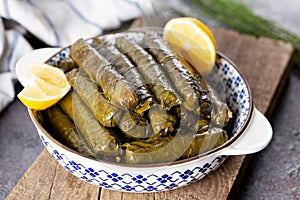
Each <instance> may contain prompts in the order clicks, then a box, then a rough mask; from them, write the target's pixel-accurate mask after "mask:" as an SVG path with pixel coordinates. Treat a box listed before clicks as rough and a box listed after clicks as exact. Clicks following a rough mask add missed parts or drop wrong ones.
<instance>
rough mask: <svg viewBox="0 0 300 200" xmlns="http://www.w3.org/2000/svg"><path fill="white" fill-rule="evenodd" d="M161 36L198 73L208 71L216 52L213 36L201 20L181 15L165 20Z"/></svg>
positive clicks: (213, 61)
mask: <svg viewBox="0 0 300 200" xmlns="http://www.w3.org/2000/svg"><path fill="white" fill-rule="evenodd" d="M163 37H164V39H165V40H167V41H168V42H169V43H170V44H171V45H173V46H174V47H175V49H176V50H177V51H178V52H179V53H180V54H181V55H182V56H183V57H184V58H185V59H186V60H187V61H188V62H190V63H191V64H192V65H193V66H194V67H195V68H196V69H197V70H198V71H199V72H200V73H209V72H210V71H211V70H212V69H213V67H214V65H215V60H216V54H217V47H216V41H215V38H214V36H213V34H212V32H211V31H210V29H209V28H208V27H207V26H206V25H205V24H204V23H202V22H201V21H199V20H197V19H195V18H190V17H181V18H174V19H171V20H170V21H168V22H167V24H166V25H165V27H164V30H163Z"/></svg>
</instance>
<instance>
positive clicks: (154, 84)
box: [116, 37, 180, 110]
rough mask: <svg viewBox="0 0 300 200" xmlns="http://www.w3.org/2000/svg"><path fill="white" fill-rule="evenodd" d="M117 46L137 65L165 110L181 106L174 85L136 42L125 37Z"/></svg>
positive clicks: (117, 42)
mask: <svg viewBox="0 0 300 200" xmlns="http://www.w3.org/2000/svg"><path fill="white" fill-rule="evenodd" d="M116 46H117V48H118V49H119V50H120V51H121V52H122V53H124V54H125V55H127V56H128V57H129V58H130V59H131V60H132V62H133V63H134V64H135V65H136V67H137V68H138V70H139V72H140V73H141V74H142V76H143V77H144V78H145V80H146V81H147V84H149V85H150V89H151V91H152V92H153V94H154V95H155V97H156V99H157V100H158V101H159V103H160V104H161V105H162V106H163V108H164V109H165V110H169V109H171V108H172V107H174V106H178V105H179V104H180V97H179V95H178V94H177V93H176V91H175V89H174V88H173V86H172V83H171V82H170V81H169V79H168V78H167V76H166V74H165V73H164V71H163V70H162V69H161V67H160V66H159V65H158V64H157V63H156V62H155V60H154V59H153V58H152V56H151V55H150V54H149V53H147V52H146V51H145V50H144V49H143V48H142V47H140V46H139V45H138V44H137V43H136V42H135V41H133V40H130V39H127V38H125V37H119V38H117V39H116Z"/></svg>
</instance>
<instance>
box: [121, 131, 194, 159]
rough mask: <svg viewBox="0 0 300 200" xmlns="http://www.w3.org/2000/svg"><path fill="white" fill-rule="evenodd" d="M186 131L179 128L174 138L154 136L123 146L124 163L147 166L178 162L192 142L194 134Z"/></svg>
mask: <svg viewBox="0 0 300 200" xmlns="http://www.w3.org/2000/svg"><path fill="white" fill-rule="evenodd" d="M187 131H189V129H186V128H184V127H181V129H179V130H178V132H177V134H176V135H175V136H168V137H161V136H159V135H154V136H153V137H150V138H148V139H146V140H138V141H134V142H130V143H125V144H123V145H122V147H123V148H124V149H125V150H124V151H125V161H126V163H129V164H149V163H164V162H172V161H175V160H178V159H179V158H180V157H182V155H183V153H184V152H185V151H186V150H187V149H188V148H189V146H190V145H191V143H192V142H193V138H194V134H193V133H186V132H187ZM182 132H184V134H183V133H182Z"/></svg>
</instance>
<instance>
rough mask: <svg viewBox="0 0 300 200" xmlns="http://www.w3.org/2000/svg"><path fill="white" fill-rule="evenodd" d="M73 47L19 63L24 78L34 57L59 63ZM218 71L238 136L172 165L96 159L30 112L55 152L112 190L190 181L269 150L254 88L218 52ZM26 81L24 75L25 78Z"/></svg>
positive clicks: (154, 188)
mask: <svg viewBox="0 0 300 200" xmlns="http://www.w3.org/2000/svg"><path fill="white" fill-rule="evenodd" d="M68 53H69V48H65V49H63V50H61V49H52V48H48V49H39V50H35V51H33V52H31V53H29V54H27V55H25V56H24V57H23V58H22V59H20V60H19V62H18V64H17V69H16V73H17V76H18V77H21V76H19V74H20V73H22V71H23V70H24V68H25V67H26V65H27V64H28V63H30V62H45V61H46V60H47V58H50V57H51V56H52V55H53V54H55V56H52V57H51V59H50V63H51V62H53V63H55V62H57V61H59V60H61V59H62V58H64V57H65V56H68ZM217 60H218V61H217V63H218V65H217V73H218V75H219V76H221V78H222V80H223V82H224V85H225V91H226V96H227V101H228V105H229V107H230V109H231V110H232V111H233V112H234V114H235V115H236V118H235V121H234V126H233V130H232V135H233V136H232V137H231V138H230V139H229V140H228V141H227V142H226V143H224V144H223V145H221V146H219V147H217V148H215V149H213V150H211V151H208V152H206V153H204V154H201V155H199V156H195V157H192V158H189V159H185V160H180V161H175V162H172V163H168V164H152V165H151V164H147V165H141V166H140V165H126V164H117V163H110V162H107V161H101V160H96V159H93V158H89V157H86V156H83V155H81V154H79V153H78V152H75V151H73V150H71V149H70V148H68V147H66V146H64V145H62V144H61V143H59V142H58V141H57V140H55V139H54V138H53V137H52V136H51V135H50V134H49V133H48V132H47V131H46V130H45V129H44V128H43V127H42V125H41V124H40V123H39V121H38V120H37V118H36V117H35V116H34V114H33V111H32V110H30V109H29V110H28V111H29V114H30V117H31V119H32V121H33V123H34V125H35V126H36V128H37V130H38V134H39V135H40V138H41V140H42V142H43V144H44V146H45V147H46V148H47V150H48V151H49V153H50V154H51V155H52V156H53V157H54V158H55V159H56V160H57V162H59V163H60V164H61V165H62V166H63V167H64V168H65V169H66V170H68V171H69V172H70V173H72V174H73V175H75V176H77V177H78V178H80V179H82V180H84V181H86V182H89V183H92V184H95V185H97V186H100V187H104V188H107V189H111V190H117V191H123V192H157V191H165V190H170V189H175V188H178V187H181V186H185V185H188V184H190V183H193V182H195V181H198V180H200V179H201V178H203V177H205V176H206V175H207V174H208V173H209V172H211V171H212V170H215V169H216V168H217V167H219V166H220V165H221V163H222V162H223V161H224V160H225V159H226V158H227V157H228V155H241V154H251V153H254V152H258V151H260V150H262V149H264V148H265V147H266V146H267V145H268V144H269V142H270V140H271V138H272V128H271V126H270V123H269V122H268V120H267V119H266V118H265V117H264V116H263V115H262V114H261V113H260V112H259V111H258V110H257V109H256V108H255V107H254V106H253V101H252V96H251V92H250V88H249V86H248V84H247V82H246V81H245V79H244V78H243V76H242V75H241V74H240V72H239V70H238V69H237V67H236V66H235V65H234V64H233V63H232V62H231V61H230V60H229V59H228V58H226V57H225V56H224V55H222V54H220V53H219V54H218V59H217ZM20 82H21V83H22V80H20Z"/></svg>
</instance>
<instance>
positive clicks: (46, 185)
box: [7, 28, 293, 200]
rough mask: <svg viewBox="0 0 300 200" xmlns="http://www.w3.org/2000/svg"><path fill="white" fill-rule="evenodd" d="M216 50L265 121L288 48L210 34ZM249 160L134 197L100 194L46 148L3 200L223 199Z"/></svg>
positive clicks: (237, 159)
mask: <svg viewBox="0 0 300 200" xmlns="http://www.w3.org/2000/svg"><path fill="white" fill-rule="evenodd" d="M212 30H213V33H214V35H215V38H216V41H217V46H218V50H219V51H220V52H222V53H224V54H225V55H226V56H227V57H229V58H230V59H231V60H232V61H233V62H234V63H236V65H238V68H239V69H240V71H241V73H242V74H243V75H244V77H245V78H246V80H247V82H248V83H249V85H250V87H251V91H252V94H253V98H254V104H255V106H256V107H257V108H258V110H260V111H261V112H262V113H264V114H265V115H266V116H267V117H269V116H270V115H271V114H272V111H273V108H274V107H275V106H276V103H277V100H278V98H280V95H281V92H282V90H283V89H284V87H283V86H284V85H285V83H286V81H287V78H288V74H289V71H290V66H291V65H290V62H291V58H292V54H293V47H292V46H291V45H290V44H287V43H283V42H280V41H274V40H270V39H267V38H256V37H253V36H248V35H243V34H240V33H237V32H235V31H229V30H225V29H221V28H217V29H212ZM247 158H248V156H231V157H229V158H228V159H227V160H226V161H225V162H224V163H223V164H222V165H221V166H220V167H219V168H218V169H217V170H216V171H214V172H212V173H211V174H209V175H208V176H206V177H205V178H204V179H202V180H201V181H198V182H196V183H194V184H191V185H189V186H186V187H182V188H179V189H175V190H172V191H167V192H157V193H150V194H135V193H123V192H116V191H111V190H107V189H102V188H99V187H96V186H93V185H91V184H89V183H86V182H84V181H82V180H80V179H78V178H76V177H75V176H73V175H72V174H70V173H69V172H67V171H66V170H65V169H64V168H62V167H61V166H60V165H59V164H58V163H57V162H56V161H55V160H54V158H52V157H51V155H50V154H49V153H48V152H47V150H46V149H44V150H43V151H42V153H41V154H40V155H39V157H38V158H37V160H36V161H35V162H34V163H33V164H32V166H31V167H30V168H29V169H28V170H27V172H26V173H25V174H24V175H23V177H22V178H21V179H20V181H19V182H18V184H17V185H16V187H15V188H14V189H13V190H12V192H11V193H10V194H9V195H8V197H7V199H53V200H56V199H101V200H106V199H110V200H114V199H116V200H121V199H122V200H127V199H128V200H132V199H139V200H152V199H153V200H154V199H155V200H166V199H172V200H177V199H178V200H179V199H180V200H185V199H189V200H190V199H210V200H211V199H218V200H221V199H227V198H228V196H229V194H230V193H232V191H236V190H238V188H237V187H238V184H237V183H239V181H241V180H242V178H243V170H244V169H245V167H246V166H247V163H248V159H247ZM233 186H235V187H233Z"/></svg>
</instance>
